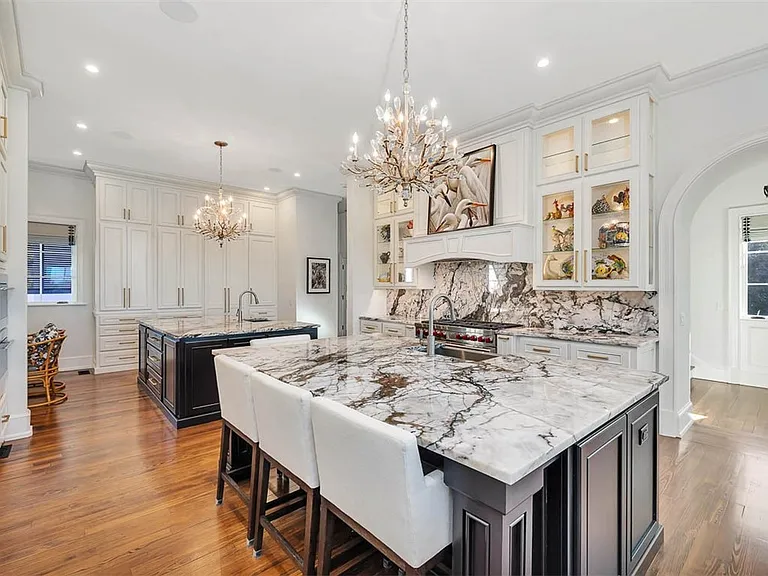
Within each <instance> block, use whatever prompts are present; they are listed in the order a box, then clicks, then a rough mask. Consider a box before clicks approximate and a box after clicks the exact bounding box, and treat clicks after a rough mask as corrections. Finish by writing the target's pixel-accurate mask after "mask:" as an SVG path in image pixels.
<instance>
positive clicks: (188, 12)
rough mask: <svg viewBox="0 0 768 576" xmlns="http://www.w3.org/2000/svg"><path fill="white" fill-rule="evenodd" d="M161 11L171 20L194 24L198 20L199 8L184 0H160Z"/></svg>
mask: <svg viewBox="0 0 768 576" xmlns="http://www.w3.org/2000/svg"><path fill="white" fill-rule="evenodd" d="M160 11H161V12H162V13H163V14H165V15H166V16H168V18H170V19H171V20H175V21H176V22H181V23H183V24H192V22H194V21H195V20H197V10H195V7H194V6H192V4H190V3H189V2H184V1H183V0H160Z"/></svg>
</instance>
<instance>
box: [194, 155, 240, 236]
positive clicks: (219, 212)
mask: <svg viewBox="0 0 768 576" xmlns="http://www.w3.org/2000/svg"><path fill="white" fill-rule="evenodd" d="M214 144H215V145H216V146H218V147H219V197H218V199H216V198H212V197H211V196H209V195H208V194H206V195H205V206H201V207H200V208H198V209H197V212H195V230H197V232H199V233H200V234H202V235H203V236H205V237H206V238H208V239H209V240H216V241H217V242H218V243H219V246H224V242H225V241H229V240H234V239H235V238H237V237H238V236H240V234H242V233H243V232H245V220H246V216H245V213H244V212H242V211H241V210H239V209H238V210H235V208H234V206H233V205H232V196H229V197H228V198H224V186H223V184H222V181H223V180H222V178H223V175H224V171H223V154H224V147H225V146H226V145H227V143H226V142H223V141H221V140H217V141H216V142H214Z"/></svg>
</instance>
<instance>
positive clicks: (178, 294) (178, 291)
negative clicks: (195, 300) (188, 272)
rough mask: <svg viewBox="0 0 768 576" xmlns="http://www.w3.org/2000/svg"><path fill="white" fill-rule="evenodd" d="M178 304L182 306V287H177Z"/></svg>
mask: <svg viewBox="0 0 768 576" xmlns="http://www.w3.org/2000/svg"><path fill="white" fill-rule="evenodd" d="M176 306H181V288H179V287H178V286H177V287H176Z"/></svg>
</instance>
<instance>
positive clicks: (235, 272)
mask: <svg viewBox="0 0 768 576" xmlns="http://www.w3.org/2000/svg"><path fill="white" fill-rule="evenodd" d="M249 280H250V278H249V277H248V242H247V240H246V238H244V237H240V238H238V239H237V240H233V241H231V242H229V243H228V244H227V287H228V288H229V300H230V301H229V312H231V313H235V312H236V311H237V297H238V296H239V295H240V294H241V293H242V292H243V291H244V290H248V282H249Z"/></svg>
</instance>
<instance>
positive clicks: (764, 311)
mask: <svg viewBox="0 0 768 576" xmlns="http://www.w3.org/2000/svg"><path fill="white" fill-rule="evenodd" d="M741 238H742V240H743V241H744V247H745V252H746V266H745V267H744V271H745V274H746V278H744V280H745V285H746V310H745V312H746V314H747V315H748V316H768V214H759V215H756V216H744V217H743V218H742V219H741Z"/></svg>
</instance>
